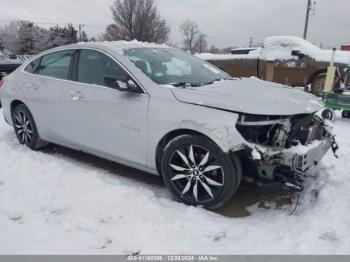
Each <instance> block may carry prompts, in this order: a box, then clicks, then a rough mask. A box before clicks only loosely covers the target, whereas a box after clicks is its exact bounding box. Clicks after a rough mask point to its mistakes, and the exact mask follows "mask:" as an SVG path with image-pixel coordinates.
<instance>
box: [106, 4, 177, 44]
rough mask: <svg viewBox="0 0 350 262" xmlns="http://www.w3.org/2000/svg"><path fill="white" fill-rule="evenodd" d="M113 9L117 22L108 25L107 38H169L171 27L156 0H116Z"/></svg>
mask: <svg viewBox="0 0 350 262" xmlns="http://www.w3.org/2000/svg"><path fill="white" fill-rule="evenodd" d="M111 10H112V15H113V19H114V21H115V24H112V25H109V26H107V29H106V33H105V34H104V35H103V37H104V38H105V40H109V41H111V40H134V39H136V40H139V41H145V42H155V43H164V42H166V41H167V40H168V38H169V33H170V27H169V26H168V24H167V22H166V20H165V19H163V18H161V16H160V15H159V13H158V9H157V7H156V5H155V3H154V0H115V1H114V3H113V5H112V6H111Z"/></svg>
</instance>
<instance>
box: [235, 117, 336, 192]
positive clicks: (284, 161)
mask: <svg viewBox="0 0 350 262" xmlns="http://www.w3.org/2000/svg"><path fill="white" fill-rule="evenodd" d="M236 127H237V130H238V131H239V132H240V134H241V135H242V136H243V138H244V139H245V140H246V141H247V142H248V143H249V145H248V147H249V150H247V151H245V154H244V155H243V156H241V158H242V159H243V161H244V162H247V163H246V165H244V166H248V167H249V169H250V170H246V173H249V174H252V173H254V174H253V177H254V176H257V177H258V178H259V179H260V180H266V181H278V182H281V183H282V184H285V185H287V186H289V187H294V188H295V189H296V190H302V180H303V177H304V175H305V174H306V171H308V170H309V169H310V168H312V167H313V166H317V165H318V163H319V162H320V160H321V159H322V157H323V156H324V155H325V154H326V152H327V151H328V149H329V148H331V147H332V149H333V152H334V153H335V151H336V149H337V145H336V143H335V140H334V137H333V135H332V132H331V127H330V126H329V125H328V124H327V123H326V122H325V121H324V120H323V119H322V118H321V117H319V116H318V115H317V114H301V115H294V116H263V115H248V114H241V115H240V117H239V119H238V122H237V126H236ZM254 171H255V172H254Z"/></svg>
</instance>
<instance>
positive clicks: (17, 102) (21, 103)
mask: <svg viewBox="0 0 350 262" xmlns="http://www.w3.org/2000/svg"><path fill="white" fill-rule="evenodd" d="M19 105H26V104H25V103H24V102H23V101H21V100H18V99H15V100H13V101H12V102H11V104H10V110H11V115H12V113H13V110H14V109H15V108H16V107H17V106H19Z"/></svg>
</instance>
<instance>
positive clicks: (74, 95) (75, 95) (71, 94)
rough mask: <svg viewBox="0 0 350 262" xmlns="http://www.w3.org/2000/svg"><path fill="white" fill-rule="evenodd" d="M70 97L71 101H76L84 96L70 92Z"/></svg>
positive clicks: (77, 92) (76, 92)
mask: <svg viewBox="0 0 350 262" xmlns="http://www.w3.org/2000/svg"><path fill="white" fill-rule="evenodd" d="M70 96H71V98H72V100H73V101H78V100H80V99H82V98H84V95H83V94H82V93H81V92H79V91H71V92H70Z"/></svg>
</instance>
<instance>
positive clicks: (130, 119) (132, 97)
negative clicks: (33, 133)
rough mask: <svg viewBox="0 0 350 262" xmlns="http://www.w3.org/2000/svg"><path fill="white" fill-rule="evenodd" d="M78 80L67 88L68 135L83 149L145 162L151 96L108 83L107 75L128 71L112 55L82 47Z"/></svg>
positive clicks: (142, 163) (77, 64) (78, 63)
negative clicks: (115, 87)
mask: <svg viewBox="0 0 350 262" xmlns="http://www.w3.org/2000/svg"><path fill="white" fill-rule="evenodd" d="M76 61H77V62H76V63H75V64H76V65H75V69H76V70H75V76H74V78H75V80H76V81H75V82H73V83H72V85H71V86H70V87H69V88H67V89H66V90H65V93H64V107H66V108H68V112H69V113H68V114H67V115H66V127H67V132H66V138H67V139H68V142H69V143H73V144H74V145H75V146H76V147H78V148H79V149H81V150H83V151H88V152H92V153H95V154H97V155H99V156H103V157H106V158H109V159H111V160H116V161H117V160H119V161H121V162H123V161H124V160H127V161H130V162H133V163H135V164H138V165H142V166H146V127H147V112H148V103H149V96H148V95H147V94H145V93H144V92H142V89H140V92H128V91H125V92H121V91H119V90H117V89H114V88H110V87H108V86H107V85H106V84H105V82H104V79H105V76H112V75H119V76H120V75H124V76H127V77H129V78H130V76H128V73H127V72H125V70H124V69H123V68H122V67H121V66H120V65H119V64H118V63H117V62H116V61H115V60H114V59H113V58H111V57H110V56H108V55H106V54H105V53H102V52H100V51H96V50H90V49H86V50H85V49H83V50H80V53H79V55H78V58H76Z"/></svg>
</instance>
